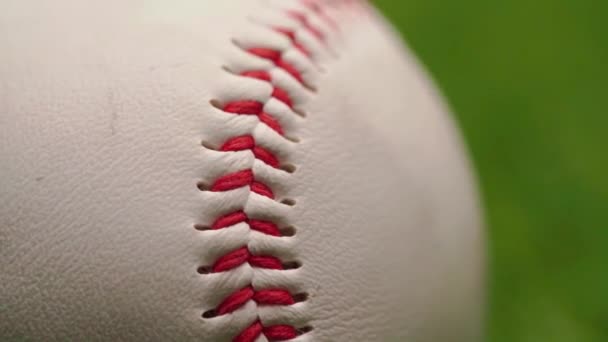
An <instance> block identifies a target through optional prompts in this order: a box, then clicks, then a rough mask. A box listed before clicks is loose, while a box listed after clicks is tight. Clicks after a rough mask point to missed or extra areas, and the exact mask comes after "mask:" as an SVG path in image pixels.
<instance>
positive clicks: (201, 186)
mask: <svg viewBox="0 0 608 342" xmlns="http://www.w3.org/2000/svg"><path fill="white" fill-rule="evenodd" d="M196 187H197V188H198V189H199V190H200V191H209V189H211V187H210V186H209V185H207V184H206V183H203V182H198V183H196Z"/></svg>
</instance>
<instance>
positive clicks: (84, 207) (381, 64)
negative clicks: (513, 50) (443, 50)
mask: <svg viewBox="0 0 608 342" xmlns="http://www.w3.org/2000/svg"><path fill="white" fill-rule="evenodd" d="M0 160H1V166H0V267H1V268H0V340H2V341H218V342H223V341H226V342H228V341H237V342H248V341H250V342H253V341H256V342H264V341H278V340H290V341H299V342H303V341H336V342H341V341H348V342H351V341H406V342H437V341H454V342H475V341H480V340H481V337H482V327H481V326H482V324H481V323H482V311H483V310H482V306H483V261H484V260H483V259H484V258H483V231H482V223H481V215H480V212H479V209H478V203H477V195H476V190H475V185H474V181H473V178H472V176H471V172H470V168H469V164H468V160H467V158H466V153H465V152H464V149H463V147H462V144H461V140H460V137H459V135H458V132H457V130H456V129H455V127H454V124H453V121H452V118H451V117H450V115H449V113H448V111H447V110H446V108H445V106H444V105H443V101H442V99H441V97H440V96H439V95H438V93H437V92H436V90H435V88H434V87H433V85H432V83H431V82H430V81H429V78H428V77H427V75H426V74H425V73H424V72H423V71H421V69H420V67H419V65H418V62H417V61H416V60H415V58H414V57H412V55H411V53H410V52H409V51H407V49H406V48H404V47H403V44H402V43H401V42H400V40H399V38H398V37H397V36H396V34H394V32H393V31H392V30H391V28H390V27H389V26H388V25H387V24H386V23H385V21H384V19H382V18H381V17H380V16H379V15H378V14H377V13H376V11H375V10H374V9H373V8H371V6H370V5H368V4H366V3H364V2H361V1H353V0H335V1H331V0H328V1H322V0H319V1H305V0H304V1H300V0H293V1H286V0H275V1H272V0H266V1H262V0H223V1H210V0H209V1H208V0H179V1H169V0H120V1H119V0H107V1H80V0H52V1H51V0H38V1H34V0H5V1H2V3H1V4H0Z"/></svg>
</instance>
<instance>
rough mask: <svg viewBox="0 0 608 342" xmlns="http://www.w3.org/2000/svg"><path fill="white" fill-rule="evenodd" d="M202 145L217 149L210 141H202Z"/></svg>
mask: <svg viewBox="0 0 608 342" xmlns="http://www.w3.org/2000/svg"><path fill="white" fill-rule="evenodd" d="M201 146H203V147H204V148H206V149H208V150H211V151H217V147H216V146H214V145H213V144H212V143H210V142H208V141H205V140H203V141H201Z"/></svg>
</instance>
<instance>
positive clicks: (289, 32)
mask: <svg viewBox="0 0 608 342" xmlns="http://www.w3.org/2000/svg"><path fill="white" fill-rule="evenodd" d="M275 31H277V32H279V33H282V34H284V35H285V36H287V38H289V40H291V43H292V44H293V46H294V47H295V48H296V49H298V50H300V52H302V53H303V54H304V56H306V57H308V58H310V56H311V55H310V51H308V49H306V48H305V47H304V45H302V44H300V42H298V41H297V39H296V33H295V32H294V31H292V30H290V29H287V28H283V27H275Z"/></svg>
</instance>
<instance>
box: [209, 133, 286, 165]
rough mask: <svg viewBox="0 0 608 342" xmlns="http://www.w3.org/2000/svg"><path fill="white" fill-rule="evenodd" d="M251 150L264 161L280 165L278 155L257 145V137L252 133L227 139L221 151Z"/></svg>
mask: <svg viewBox="0 0 608 342" xmlns="http://www.w3.org/2000/svg"><path fill="white" fill-rule="evenodd" d="M244 150H251V152H253V155H254V156H255V157H256V158H257V159H259V160H261V161H263V162H264V163H266V164H268V165H270V166H272V167H275V168H277V167H279V160H278V159H277V157H276V156H275V155H274V154H272V152H270V151H268V150H267V149H265V148H263V147H260V146H256V143H255V139H254V138H253V137H252V136H251V135H243V136H240V137H234V138H231V139H229V140H227V141H226V142H225V143H224V144H223V145H222V147H220V151H224V152H228V151H244Z"/></svg>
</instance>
